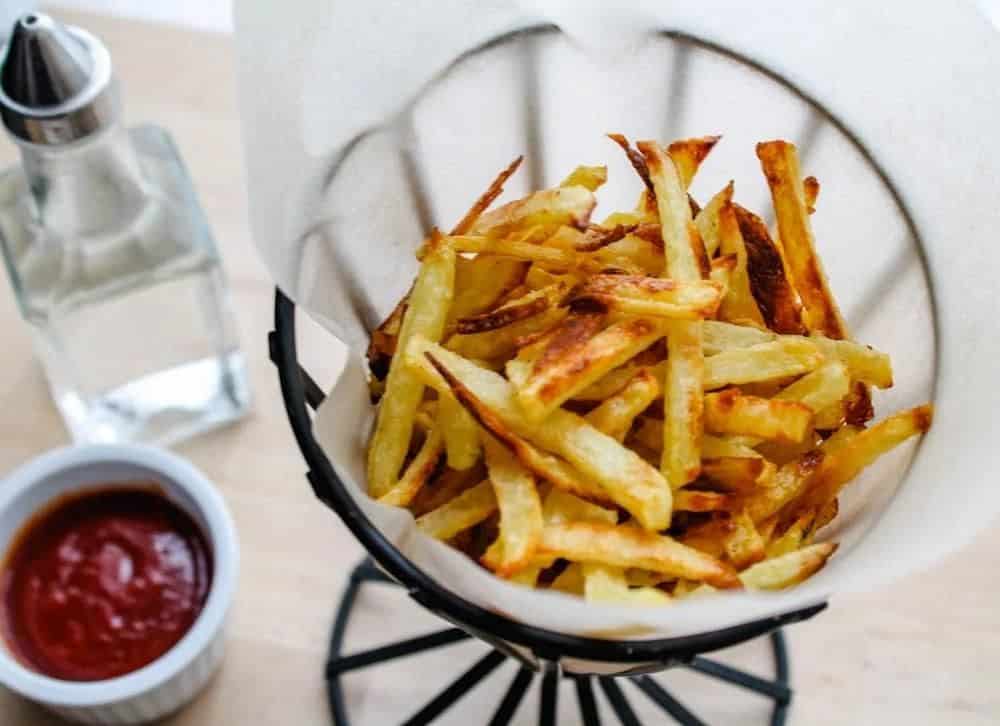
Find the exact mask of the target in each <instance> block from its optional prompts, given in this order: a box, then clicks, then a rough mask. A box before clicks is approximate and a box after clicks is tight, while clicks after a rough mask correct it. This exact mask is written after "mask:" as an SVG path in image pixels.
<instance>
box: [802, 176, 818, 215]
mask: <svg viewBox="0 0 1000 726" xmlns="http://www.w3.org/2000/svg"><path fill="white" fill-rule="evenodd" d="M802 186H803V188H804V189H805V197H806V209H808V210H809V214H813V213H814V212H815V211H816V200H817V199H819V180H818V179H817V178H816V177H814V176H807V177H806V178H805V179H803V180H802Z"/></svg>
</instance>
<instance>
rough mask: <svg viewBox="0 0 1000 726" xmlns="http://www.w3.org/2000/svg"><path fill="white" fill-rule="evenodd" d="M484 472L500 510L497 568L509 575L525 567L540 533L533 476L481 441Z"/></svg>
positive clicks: (539, 508) (505, 452) (489, 441)
mask: <svg viewBox="0 0 1000 726" xmlns="http://www.w3.org/2000/svg"><path fill="white" fill-rule="evenodd" d="M483 449H484V451H485V454H486V470H487V472H489V477H490V482H492V484H493V492H494V494H496V498H497V507H498V508H499V510H500V539H501V541H502V543H503V554H502V557H501V561H500V566H499V567H498V568H497V569H498V571H499V572H501V573H503V574H510V573H513V572H514V571H516V570H518V569H520V568H522V567H524V566H525V565H526V564H528V561H529V560H530V559H531V557H532V555H534V553H535V548H536V547H537V546H538V542H539V540H540V539H541V534H542V503H541V501H540V500H539V498H538V491H537V490H536V489H535V480H534V477H532V476H531V474H530V473H529V472H528V470H527V469H525V468H524V467H522V466H521V464H520V463H518V461H517V459H516V458H514V456H513V455H512V454H511V453H510V452H509V451H508V450H507V449H506V448H505V447H504V446H503V445H501V444H500V443H499V442H497V441H496V439H493V438H492V437H487V438H486V439H485V440H484V442H483Z"/></svg>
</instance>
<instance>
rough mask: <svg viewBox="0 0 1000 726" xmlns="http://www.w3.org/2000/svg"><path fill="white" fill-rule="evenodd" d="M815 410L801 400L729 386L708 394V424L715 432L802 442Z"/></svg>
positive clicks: (706, 425)
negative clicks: (761, 395) (763, 395)
mask: <svg viewBox="0 0 1000 726" xmlns="http://www.w3.org/2000/svg"><path fill="white" fill-rule="evenodd" d="M812 418H813V413H812V409H810V408H809V407H808V406H806V405H805V404H802V403H799V402H798V401H784V400H778V399H775V398H758V397H757V396H744V395H742V394H741V393H740V389H738V388H727V389H726V390H724V391H720V392H719V393H709V394H707V395H706V396H705V428H706V430H708V431H711V432H712V433H715V434H736V435H744V436H755V437H759V438H762V439H771V440H775V441H786V442H798V441H802V440H803V439H804V438H805V437H806V434H808V433H809V431H810V430H811V429H810V425H811V424H812Z"/></svg>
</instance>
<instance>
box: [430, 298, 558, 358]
mask: <svg viewBox="0 0 1000 726" xmlns="http://www.w3.org/2000/svg"><path fill="white" fill-rule="evenodd" d="M568 314H569V312H568V311H567V310H566V308H550V309H548V310H546V311H545V312H543V313H541V314H539V315H534V316H532V317H530V318H525V319H524V320H519V321H517V322H516V323H511V324H510V325H507V326H505V327H502V328H497V329H496V330H487V331H485V332H482V333H471V334H469V335H453V336H451V337H450V338H449V339H448V342H447V347H448V350H453V351H455V352H456V353H458V354H459V355H462V356H464V357H466V358H477V359H480V360H491V359H494V360H495V359H497V358H506V357H507V356H509V355H510V354H511V353H513V352H514V351H515V350H516V349H517V345H518V342H519V341H520V340H521V339H523V338H525V337H527V336H530V335H535V334H539V333H544V332H545V331H547V330H550V329H552V328H553V327H555V326H556V325H558V324H559V323H560V322H561V321H562V320H563V319H564V318H565V317H566V316H567V315H568Z"/></svg>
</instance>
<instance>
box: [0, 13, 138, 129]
mask: <svg viewBox="0 0 1000 726" xmlns="http://www.w3.org/2000/svg"><path fill="white" fill-rule="evenodd" d="M117 111H118V98H117V88H116V84H115V82H114V79H113V78H112V73H111V57H110V55H109V54H108V50H107V48H105V47H104V45H103V44H102V43H101V41H99V40H98V39H97V38H95V37H94V36H93V35H91V34H90V33H88V32H86V31H85V30H81V29H80V28H75V27H71V26H66V25H62V24H61V23H59V22H58V21H56V20H53V19H52V18H51V17H49V16H48V15H44V14H42V13H28V14H26V15H23V16H22V17H21V18H19V19H18V20H16V21H15V22H14V28H13V30H12V31H11V35H10V40H9V41H8V42H7V45H6V46H5V47H4V49H3V56H2V60H0V116H2V118H3V122H4V125H5V126H6V127H7V130H8V131H10V133H11V134H13V135H14V136H15V137H17V138H19V139H23V140H25V141H29V142H32V143H35V144H46V145H54V144H65V143H69V142H72V141H76V140H78V139H82V138H84V137H86V136H89V135H90V134H92V133H94V132H96V131H98V130H100V129H102V128H105V127H106V126H108V125H110V124H111V123H113V122H114V120H115V118H116V117H117Z"/></svg>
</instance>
